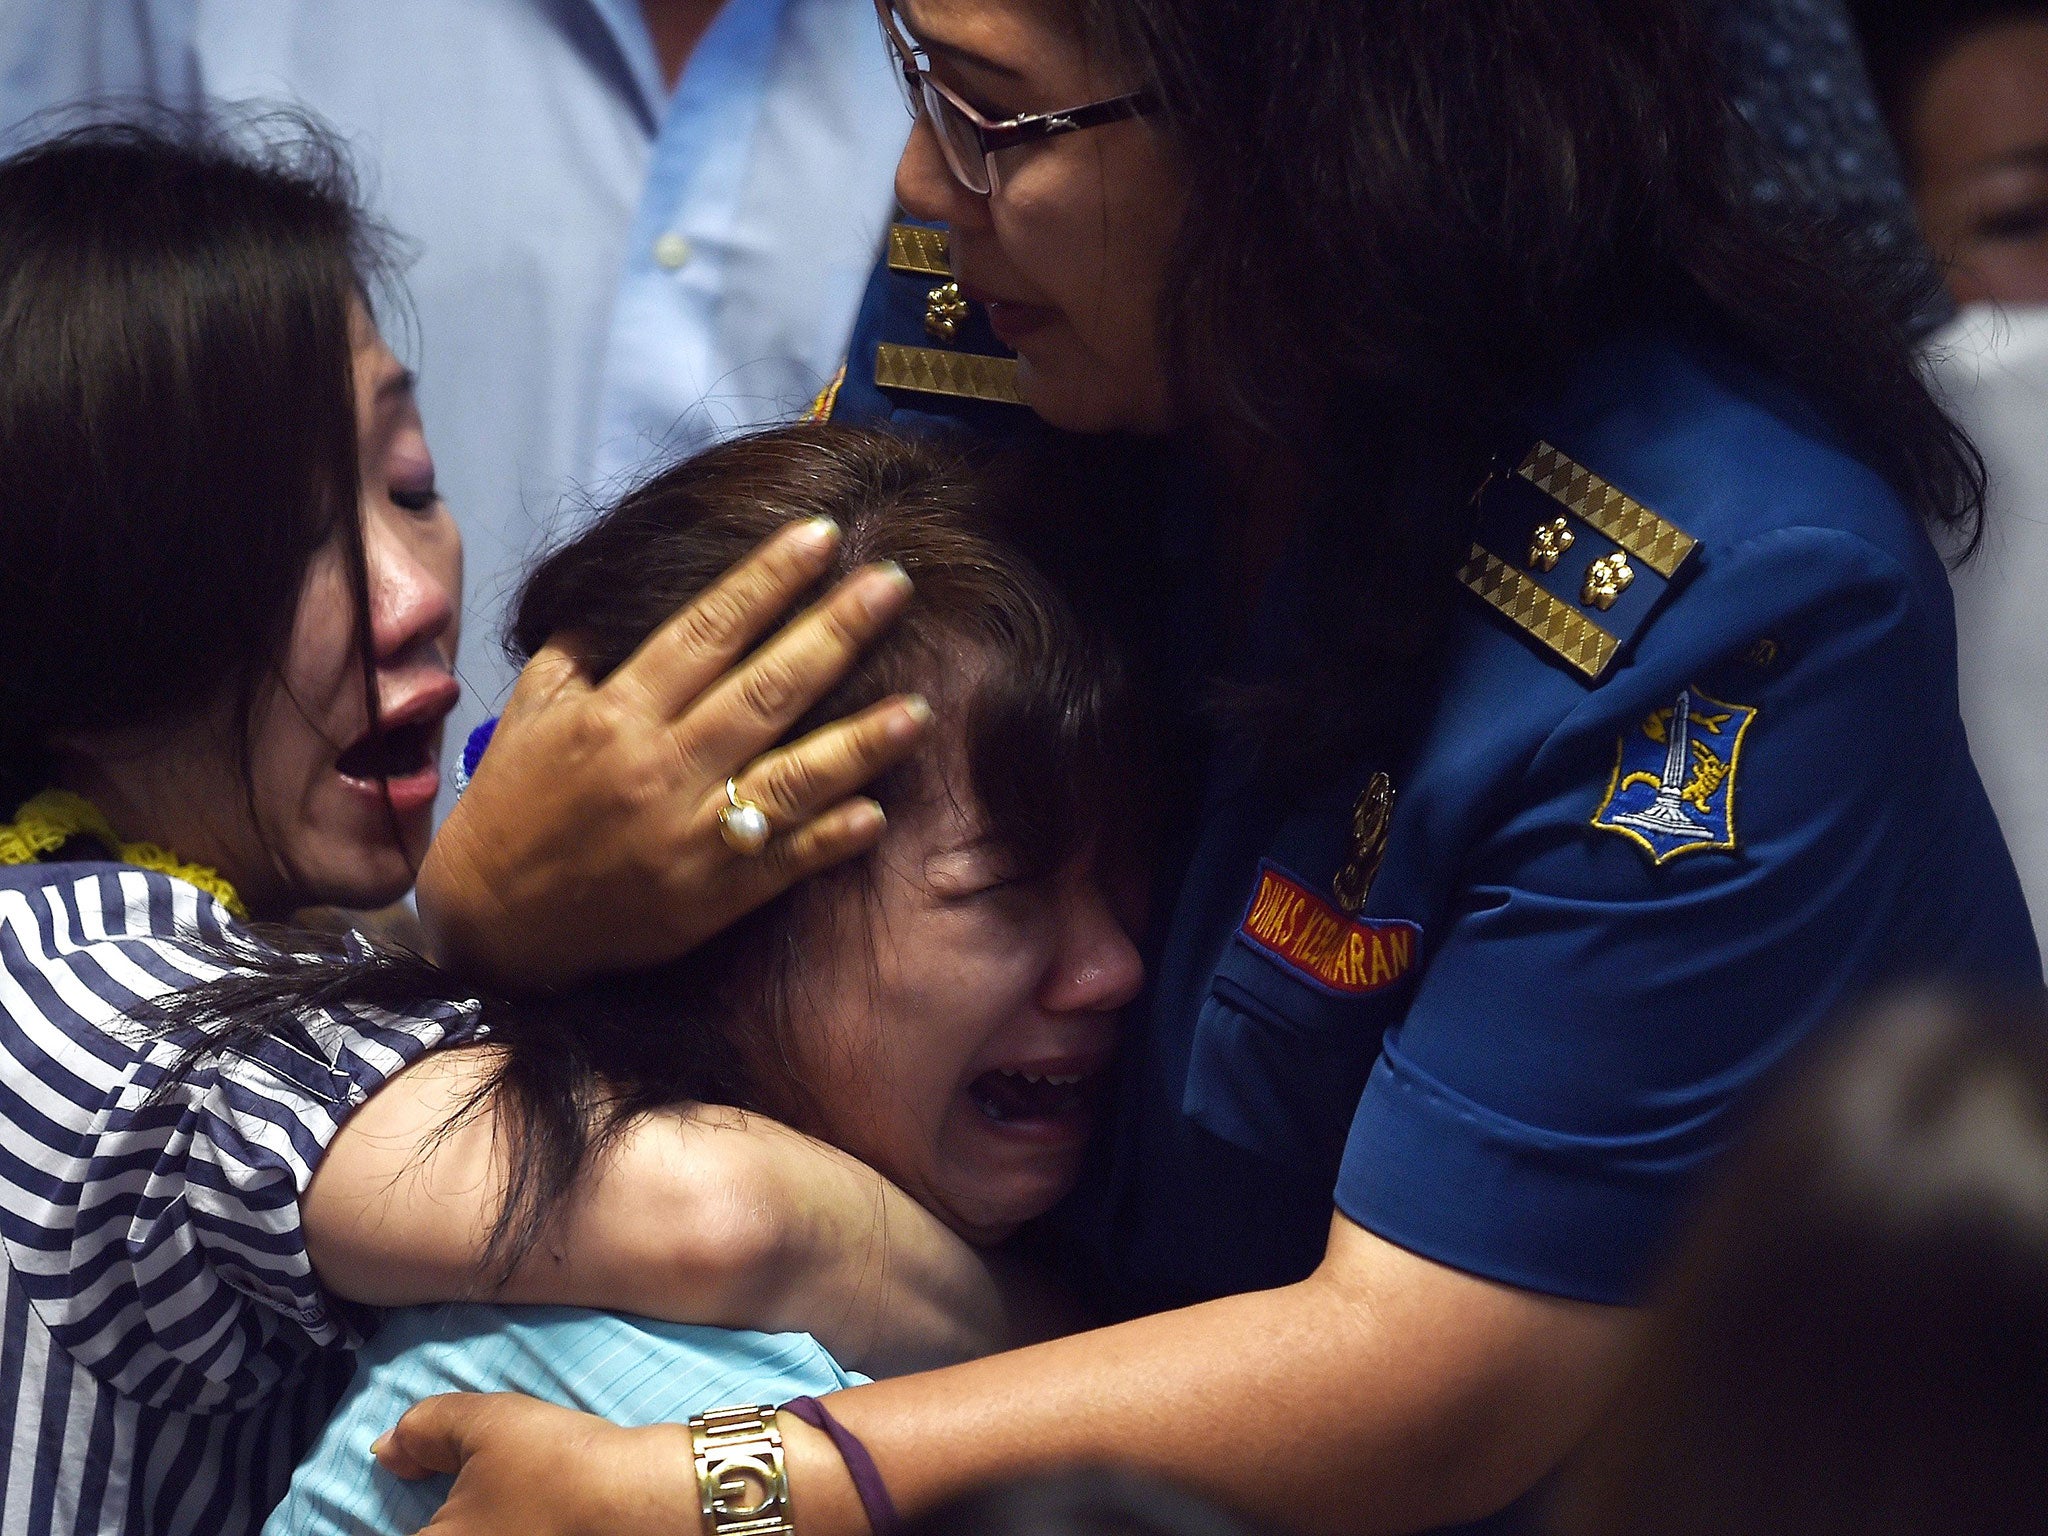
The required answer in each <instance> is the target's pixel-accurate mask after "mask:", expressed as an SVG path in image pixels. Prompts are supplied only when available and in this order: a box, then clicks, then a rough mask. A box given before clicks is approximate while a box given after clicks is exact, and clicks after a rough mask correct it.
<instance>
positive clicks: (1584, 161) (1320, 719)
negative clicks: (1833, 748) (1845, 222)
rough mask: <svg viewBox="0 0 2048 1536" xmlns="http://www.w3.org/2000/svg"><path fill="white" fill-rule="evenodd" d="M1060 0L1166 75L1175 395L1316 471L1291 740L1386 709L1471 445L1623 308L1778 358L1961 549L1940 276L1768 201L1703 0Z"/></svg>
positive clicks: (1114, 49)
mask: <svg viewBox="0 0 2048 1536" xmlns="http://www.w3.org/2000/svg"><path fill="white" fill-rule="evenodd" d="M1066 7H1067V8H1068V9H1070V10H1072V11H1073V12H1074V13H1075V14H1076V15H1077V16H1078V18H1079V23H1080V25H1081V27H1082V28H1083V30H1084V33H1085V34H1086V35H1087V36H1088V37H1089V38H1090V39H1091V40H1092V42H1093V43H1094V45H1095V46H1097V47H1098V48H1099V49H1101V50H1102V51H1103V53H1104V54H1105V55H1106V56H1107V57H1108V58H1109V59H1110V60H1111V62H1113V63H1115V64H1116V65H1118V66H1120V67H1121V68H1122V69H1123V71H1124V72H1125V73H1126V74H1127V76H1128V77H1129V81H1130V84H1131V85H1133V86H1136V87H1144V88H1149V89H1150V90H1151V91H1152V92H1153V93H1154V94H1155V95H1156V96H1157V97H1158V99H1159V101H1160V103H1161V110H1160V113H1159V116H1158V117H1157V118H1156V119H1155V121H1157V122H1158V123H1160V124H1161V125H1162V128H1163V131H1164V132H1165V133H1166V135H1167V136H1168V138H1169V139H1170V141H1171V144H1172V147H1173V150H1174V152H1175V154H1176V155H1177V157H1178V160H1179V162H1180V165H1181V167H1182V169H1183V172H1184V178H1185V183H1186V187H1187V197H1188V204H1187V212H1186V216H1185V219H1184V221H1183V225H1182V230H1183V233H1182V235H1181V238H1180V242H1179V246H1178V249H1177V251H1176V253H1175V256H1174V259H1173V262H1174V268H1175V270H1174V273H1173V276H1172V280H1170V281H1169V282H1168V283H1166V284H1165V287H1164V292H1165V294H1166V296H1167V297H1166V299H1165V301H1164V302H1165V303H1166V305H1167V312H1166V314H1165V316H1164V320H1165V324H1166V334H1167V337H1168V341H1169V346H1170V356H1171V359H1172V363H1171V366H1172V373H1173V381H1174V384H1175V387H1176V389H1177V391H1178V395H1179V397H1180V400H1181V403H1182V406H1183V412H1184V416H1185V418H1186V419H1187V420H1189V421H1190V422H1191V423H1193V424H1194V426H1195V428H1196V430H1197V431H1198V433H1199V434H1200V435H1201V437H1202V438H1203V439H1204V440H1205V441H1206V442H1207V443H1209V444H1210V445H1211V446H1212V447H1214V448H1215V449H1217V450H1218V457H1219V458H1220V459H1221V460H1222V462H1223V463H1224V464H1226V465H1231V464H1235V465H1251V466H1258V465H1261V464H1262V463H1267V462H1271V461H1272V460H1274V459H1279V460H1282V461H1285V462H1291V463H1295V464H1299V465H1300V466H1301V467H1302V468H1303V469H1304V470H1305V471H1306V473H1307V476H1308V479H1309V483H1310V492H1311V494H1310V502H1309V508H1308V510H1307V512H1306V513H1305V514H1304V515H1305V517H1306V519H1307V520H1308V522H1309V524H1310V527H1309V529H1308V530H1307V531H1308V533H1309V534H1310V535H1311V537H1312V540H1313V547H1315V548H1316V549H1318V550H1319V551H1322V552H1323V554H1324V556H1325V557H1326V558H1324V559H1322V560H1320V561H1319V562H1318V563H1317V567H1316V570H1315V572H1314V573H1313V586H1312V590H1311V592H1310V594H1309V606H1310V618H1309V619H1308V621H1307V622H1306V623H1305V624H1304V625H1303V631H1304V633H1305V634H1307V635H1309V636H1313V637H1314V639H1313V642H1312V649H1313V651H1314V653H1315V658H1316V661H1317V665H1316V666H1315V667H1311V668H1310V669H1309V670H1308V672H1307V673H1306V674H1305V675H1304V677H1303V678H1302V685H1301V686H1300V687H1299V688H1298V689H1296V690H1295V691H1294V693H1293V695H1292V697H1293V705H1292V709H1291V718H1290V723H1291V725H1292V727H1293V729H1292V730H1291V731H1290V732H1283V733H1281V734H1290V735H1292V737H1293V738H1294V739H1295V740H1297V741H1299V742H1304V743H1314V744H1316V745H1317V749H1318V750H1320V747H1321V744H1323V743H1325V742H1326V741H1327V740H1328V738H1329V737H1330V736H1331V735H1332V733H1333V731H1334V732H1336V733H1338V734H1340V735H1341V734H1345V733H1349V734H1354V735H1356V734H1363V735H1365V736H1367V737H1382V738H1384V737H1389V736H1393V737H1398V736H1399V735H1400V734H1401V730H1402V727H1403V724H1404V722H1405V721H1407V720H1408V719H1410V718H1412V716H1413V715H1414V714H1415V712H1416V710H1415V705H1416V702H1417V700H1418V699H1419V698H1420V696H1421V694H1422V692H1423V691H1424V690H1425V689H1426V687H1427V685H1428V681H1429V679H1430V678H1431V677H1432V675H1433V673H1434V670H1435V666H1434V659H1435V657H1436V656H1437V655H1438V654H1439V652H1440V650H1441V646H1440V643H1439V640H1440V636H1441V633H1442V630H1443V626H1444V624H1445V622H1446V621H1447V616H1448V610H1449V604H1450V601H1451V593H1452V590H1453V587H1454V583H1453V582H1452V581H1451V579H1450V577H1451V573H1452V572H1453V571H1454V570H1455V569H1456V567H1457V566H1458V564H1459V563H1460V562H1461V561H1462V560H1463V559H1464V557H1465V554H1466V551H1467V550H1468V548H1469V546H1470V532H1471V513H1470V511H1469V503H1470V499H1471V497H1472V493H1473V491H1474V490H1475V488H1476V487H1478V486H1479V484H1480V483H1481V481H1482V479H1483V478H1484V476H1485V474H1486V473H1487V469H1488V463H1489V459H1490V457H1491V456H1492V454H1493V453H1494V452H1495V451H1496V450H1498V449H1499V447H1500V446H1501V443H1502V441H1503V439H1504V437H1506V436H1507V435H1508V434H1509V433H1511V431H1512V430H1513V428H1514V427H1515V425H1516V424H1517V422H1518V421H1519V420H1520V418H1521V416H1522V413H1523V412H1524V411H1525V409H1526V408H1527V407H1528V406H1529V405H1530V404H1531V403H1532V402H1534V401H1537V400H1539V399H1541V398H1543V397H1544V396H1545V395H1546V393H1548V392H1550V391H1552V390H1553V389H1555V388H1556V387H1557V385H1558V384H1559V382H1560V381H1561V380H1562V378H1563V377H1564V376H1565V375H1566V373H1567V371H1568V370H1569V369H1570V367H1571V366H1572V364H1573V363H1574V361H1575V360H1576V359H1578V358H1580V357H1582V356H1583V355H1584V354H1585V353H1586V352H1587V350H1588V349H1589V348H1591V347H1593V346H1595V345H1597V344H1598V343H1599V342H1601V341H1602V340H1603V339H1604V338H1606V337H1608V336H1610V335H1612V334H1614V333H1616V332H1618V331H1621V330H1623V329H1626V328H1630V327H1635V326H1640V325H1645V324H1651V325H1664V326H1668V327H1673V328H1676V329H1677V330H1679V331H1680V332H1689V333H1691V334H1693V335H1695V336H1699V337H1702V338H1705V339H1706V340H1708V341H1710V342H1711V343H1713V344H1715V345H1717V346H1720V347H1725V348H1730V349H1732V350H1734V351H1735V352H1736V353H1737V354H1739V355H1741V356H1743V357H1744V358H1746V359H1748V360H1751V361H1753V362H1755V363H1756V364H1758V365H1760V366H1762V367H1763V368H1766V369H1768V370H1770V371H1771V372H1773V373H1775V374H1777V375H1778V376H1780V377H1782V378H1783V379H1785V380H1786V381H1788V382H1789V383H1790V384H1791V385H1793V386H1794V387H1795V388H1796V389H1797V390H1798V391H1799V392H1800V393H1801V394H1802V395H1803V396H1804V397H1805V399H1806V400H1807V401H1808V402H1809V403H1810V404H1811V405H1812V406H1813V407H1814V408H1815V409H1816V410H1818V412H1819V413H1820V414H1821V416H1822V417H1823V418H1824V419H1825V421H1826V422H1827V424H1828V425H1829V426H1830V427H1831V428H1832V429H1833V430H1834V431H1835V432H1836V433H1837V434H1839V436H1840V438H1841V440H1842V441H1843V442H1844V443H1845V444H1846V445H1847V447H1848V449H1849V450H1850V451H1851V452H1853V453H1854V454H1856V455H1857V456H1858V457H1860V458H1862V459H1864V460H1865V461H1867V462H1868V463H1869V464H1870V465H1872V466H1873V467H1874V468H1876V469H1877V470H1879V471H1880V472H1882V474H1883V475H1884V476H1885V477H1886V478H1887V479H1888V480H1889V481H1890V483H1891V484H1892V485H1893V486H1894V487H1896V489H1897V490H1898V492H1899V494H1900V495H1901V496H1902V497H1903V498H1904V499H1905V500H1906V502H1907V503H1908V504H1909V505H1910V506H1911V507H1912V508H1913V510H1914V511H1915V512H1917V513H1918V514H1919V515H1920V516H1921V517H1923V518H1924V519H1925V520H1926V521H1927V522H1928V523H1929V524H1933V525H1940V526H1943V527H1946V528H1949V529H1951V530H1954V531H1955V533H1956V535H1957V540H1956V542H1957V543H1958V544H1959V545H1961V546H1962V547H1963V548H1965V549H1967V548H1970V547H1973V546H1974V542H1975V535H1976V528H1977V523H1978V519H1979V516H1980V512H1981V507H1982V500H1983V469H1982V465H1981V463H1980V461H1979V460H1978V459H1977V457H1976V454H1975V452H1974V450H1973V449H1972V448H1971V447H1970V445H1969V443H1968V441H1967V439H1965V438H1964V437H1963V435H1962V434H1961V433H1960V432H1959V431H1958V429H1957V428H1956V427H1955V426H1953V425H1952V424H1951V423H1950V422H1949V420H1948V419H1947V418H1946V417H1945V416H1944V415H1943V414H1942V412H1941V410H1940V408H1939V407H1938V406H1937V405H1936V404H1935V402H1934V400H1933V398H1932V397H1931V396H1930V395H1929V393H1928V391H1927V388H1926V386H1925V385H1924V384H1923V382H1922V380H1921V377H1920V374H1919V372H1918V371H1917V368H1916V364H1915V359H1914V354H1913V350H1912V344H1911V340H1910V337H1909V334H1908V331H1907V328H1906V322H1907V320H1908V318H1909V317H1911V316H1913V315H1915V314H1917V313H1918V312H1919V310H1920V308H1921V306H1922V304H1923V303H1924V302H1925V301H1926V299H1927V297H1928V296H1929V294H1930V293H1931V291H1932V288H1933V285H1934V277H1933V275H1932V274H1931V273H1930V272H1929V271H1928V270H1927V269H1926V268H1925V266H1924V264H1921V263H1916V262H1913V261H1911V260H1910V259H1908V258H1907V257H1904V256H1899V257H1896V258H1881V257H1879V256H1877V255H1874V254H1872V253H1870V252H1869V251H1867V250H1859V249H1858V248H1857V247H1855V246H1853V245H1852V244H1851V243H1850V242H1848V241H1847V240H1845V239H1838V238H1837V237H1836V232H1834V231H1832V230H1829V229H1825V228H1821V227H1815V226H1808V227H1797V226H1793V225H1791V224H1788V223H1786V222H1784V221H1782V220H1777V219H1774V220H1773V221H1771V222H1769V223H1766V222H1764V221H1763V220H1762V219H1761V218H1760V217H1759V216H1758V215H1757V214H1756V212H1755V211H1754V210H1753V208H1752V206H1751V204H1750V201H1749V199H1748V196H1747V190H1746V187H1745V186H1744V185H1743V183H1742V181H1741V178H1740V177H1739V175H1738V174H1737V171H1736V165H1737V163H1738V162H1737V159H1736V157H1735V155H1734V154H1733V150H1734V148H1735V147H1736V146H1737V145H1738V143H1740V144H1742V145H1744V146H1745V148H1746V149H1747V151H1748V160H1749V161H1750V163H1754V161H1755V159H1756V157H1757V156H1758V155H1766V156H1767V155H1768V154H1769V151H1768V150H1767V149H1765V148H1764V147H1763V146H1761V144H1759V143H1758V142H1757V141H1755V139H1754V138H1753V136H1752V135H1751V130H1750V129H1749V128H1748V126H1747V125H1746V124H1745V123H1744V122H1743V121H1742V120H1741V118H1740V116H1739V115H1738V114H1737V113H1736V112H1735V111H1734V109H1733V108H1732V106H1731V105H1730V103H1729V100H1728V97H1727V95H1726V93H1725V91H1724V89H1723V82H1722V80H1721V77H1720V71H1719V69H1718V67H1717V60H1716V55H1715V53H1714V50H1713V48H1712V47H1711V46H1710V42H1709V38H1708V35H1707V29H1706V19H1705V17H1704V15H1703V13H1705V12H1706V11H1707V10H1708V9H1709V7H1707V6H1705V5H1703V4H1701V3H1700V0H1457V3H1455V4H1446V3H1444V0H1372V3H1370V4H1364V3H1360V0H1066ZM1253 473H1256V469H1254V470H1253ZM1332 699H1336V700H1340V701H1344V706H1345V707H1341V708H1337V709H1332V708H1330V707H1329V701H1330V700H1332Z"/></svg>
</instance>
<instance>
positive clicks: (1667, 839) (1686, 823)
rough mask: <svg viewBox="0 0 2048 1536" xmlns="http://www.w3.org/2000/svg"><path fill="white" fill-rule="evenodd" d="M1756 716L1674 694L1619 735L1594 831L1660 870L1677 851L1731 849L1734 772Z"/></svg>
mask: <svg viewBox="0 0 2048 1536" xmlns="http://www.w3.org/2000/svg"><path fill="white" fill-rule="evenodd" d="M1755 718H1756V710H1755V708H1754V707H1752V706H1751V705H1748V704H1725V703H1723V702H1722V701H1721V700H1719V699H1717V698H1714V697H1712V696H1711V695H1709V694H1705V693H1702V692H1701V691H1700V690H1699V689H1697V688H1681V689H1680V690H1679V691H1678V697H1677V698H1676V699H1674V700H1673V701H1672V703H1671V705H1670V706H1669V707H1667V708H1664V709H1655V710H1652V711H1651V712H1650V713H1649V715H1648V717H1647V718H1645V719H1644V720H1643V722H1642V724H1640V725H1638V726H1637V727H1635V729H1633V730H1629V731H1624V732H1622V736H1621V740H1620V742H1619V743H1618V744H1617V746H1616V748H1615V753H1614V777H1613V778H1612V779H1611V780H1609V781H1608V785H1607V798H1606V799H1605V800H1603V801H1601V802H1600V809H1599V810H1597V811H1595V812H1594V813H1593V825H1594V826H1596V827H1599V828H1600V829H1601V830H1602V831H1606V832H1618V833H1620V834H1621V835H1622V836H1623V837H1625V838H1628V839H1629V840H1630V841H1631V842H1633V843H1635V844H1636V845H1637V846H1638V847H1639V848H1641V849H1642V850H1643V851H1644V852H1645V853H1647V854H1649V856H1650V862H1651V863H1653V864H1662V863H1663V862H1664V861H1665V860H1666V859H1675V858H1677V857H1678V856H1679V855H1680V854H1681V853H1704V852H1705V851H1707V850H1708V849H1712V848H1719V849H1723V850H1732V849H1733V848H1734V847H1735V774H1736V770H1737V769H1738V768H1739V767H1740V766H1741V763H1742V737H1743V734H1744V733H1745V732H1746V731H1748V729H1749V723H1750V721H1752V720H1754V719H1755Z"/></svg>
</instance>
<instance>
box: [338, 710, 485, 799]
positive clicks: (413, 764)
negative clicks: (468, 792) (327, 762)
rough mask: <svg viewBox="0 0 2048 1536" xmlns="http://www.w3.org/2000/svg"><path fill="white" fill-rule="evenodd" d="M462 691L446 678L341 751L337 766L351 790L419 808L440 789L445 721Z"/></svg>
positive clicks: (392, 712) (391, 712) (393, 712)
mask: <svg viewBox="0 0 2048 1536" xmlns="http://www.w3.org/2000/svg"><path fill="white" fill-rule="evenodd" d="M461 696H462V689H461V686H460V685H459V684H458V683H457V682H456V681H455V679H454V678H452V677H445V676H444V677H442V678H441V679H439V680H438V681H436V682H435V683H433V684H431V685H429V686H428V687H426V688H423V689H421V690H419V691H418V692H415V693H414V694H413V695H412V696H411V697H410V698H408V699H406V700H405V701H404V702H402V703H401V704H399V705H398V706H397V707H395V708H393V709H392V710H391V711H390V713H389V714H387V715H386V716H385V717H384V719H383V720H382V721H381V722H380V723H379V724H378V726H377V729H376V730H374V731H366V732H364V733H363V734H362V736H360V737H358V738H357V739H356V740H355V741H352V742H350V743H349V745H348V746H347V747H346V748H345V749H344V750H343V751H342V752H341V753H340V755H339V756H337V757H336V758H335V760H334V771H335V772H336V773H338V774H340V775H341V778H342V780H343V782H344V783H346V784H347V785H348V786H349V787H350V788H351V789H355V790H358V791H361V792H363V793H365V794H370V795H374V796H376V797H377V798H378V799H379V800H384V799H386V798H387V797H388V798H389V803H390V805H391V808H392V809H393V810H395V811H400V812H409V811H417V810H420V809H422V808H424V807H426V806H429V805H432V804H433V803H434V797H435V795H437V794H439V793H440V791H441V725H442V722H443V721H445V720H446V719H447V718H448V712H449V711H450V710H451V709H453V708H454V707H455V705H456V701H457V700H458V699H460V698H461Z"/></svg>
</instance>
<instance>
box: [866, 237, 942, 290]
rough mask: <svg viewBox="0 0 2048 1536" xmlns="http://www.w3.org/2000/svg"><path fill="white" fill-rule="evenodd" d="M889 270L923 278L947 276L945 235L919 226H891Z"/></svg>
mask: <svg viewBox="0 0 2048 1536" xmlns="http://www.w3.org/2000/svg"><path fill="white" fill-rule="evenodd" d="M869 249H871V250H872V249H873V247H872V246H871V247H869ZM889 270H890V271H891V272H914V273H917V274H918V275H920V276H923V277H951V276H952V275H953V267H952V264H951V262H950V261H948V260H947V257H946V232H945V231H944V230H943V229H926V228H925V227H924V226H923V225H921V224H891V225H890V226H889Z"/></svg>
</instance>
